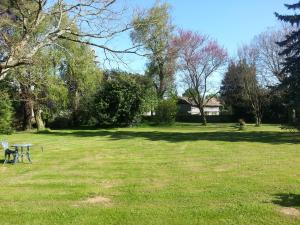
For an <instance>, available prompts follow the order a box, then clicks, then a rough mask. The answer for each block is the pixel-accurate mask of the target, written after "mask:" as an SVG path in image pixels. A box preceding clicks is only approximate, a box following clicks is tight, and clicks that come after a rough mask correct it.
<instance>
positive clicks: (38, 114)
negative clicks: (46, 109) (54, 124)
mask: <svg viewBox="0 0 300 225" xmlns="http://www.w3.org/2000/svg"><path fill="white" fill-rule="evenodd" d="M34 117H35V122H36V126H37V130H38V131H41V130H44V129H45V124H44V121H43V119H42V113H41V110H39V109H37V110H35V112H34Z"/></svg>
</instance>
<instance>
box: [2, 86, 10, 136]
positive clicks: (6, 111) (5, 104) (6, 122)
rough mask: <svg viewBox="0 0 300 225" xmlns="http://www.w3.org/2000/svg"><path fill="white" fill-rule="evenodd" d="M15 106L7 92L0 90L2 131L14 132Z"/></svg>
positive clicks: (5, 132) (4, 132) (3, 132)
mask: <svg viewBox="0 0 300 225" xmlns="http://www.w3.org/2000/svg"><path fill="white" fill-rule="evenodd" d="M12 117H13V108H12V104H11V101H10V99H9V96H8V94H7V93H6V92H4V91H0V133H2V134H10V133H12V130H13V129H12Z"/></svg>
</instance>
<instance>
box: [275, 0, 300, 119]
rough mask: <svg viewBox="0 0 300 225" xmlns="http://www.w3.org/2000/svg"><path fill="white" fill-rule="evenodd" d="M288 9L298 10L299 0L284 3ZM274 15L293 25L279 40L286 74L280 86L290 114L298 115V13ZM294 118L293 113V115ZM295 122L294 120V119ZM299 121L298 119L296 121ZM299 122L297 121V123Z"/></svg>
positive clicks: (299, 109)
mask: <svg viewBox="0 0 300 225" xmlns="http://www.w3.org/2000/svg"><path fill="white" fill-rule="evenodd" d="M285 6H286V7H287V8H288V9H289V10H294V11H299V10H300V1H299V2H298V3H295V4H286V5H285ZM275 15H276V17H277V18H278V19H279V20H281V21H283V22H286V23H289V24H290V25H292V26H293V28H294V29H293V31H292V32H291V33H290V34H288V35H287V36H286V39H285V40H283V41H281V42H279V43H278V45H279V46H281V47H283V49H284V50H283V51H282V52H281V53H280V54H281V55H284V56H285V62H284V69H283V72H284V73H285V74H286V76H285V77H284V79H283V82H282V85H281V86H282V87H283V88H284V90H285V93H286V98H285V99H286V103H287V104H288V105H289V107H290V109H291V111H292V112H293V113H292V114H298V117H299V116H300V14H299V13H298V14H294V15H279V14H278V13H275ZM295 112H296V113H295ZM293 118H295V115H294V116H293ZM294 122H295V121H294ZM298 122H299V121H298ZM298 124H299V123H298Z"/></svg>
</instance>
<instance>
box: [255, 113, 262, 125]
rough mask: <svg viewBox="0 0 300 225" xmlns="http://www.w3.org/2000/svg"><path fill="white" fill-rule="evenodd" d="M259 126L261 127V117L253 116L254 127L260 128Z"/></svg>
mask: <svg viewBox="0 0 300 225" xmlns="http://www.w3.org/2000/svg"><path fill="white" fill-rule="evenodd" d="M260 125H261V116H260V115H255V126H256V127H260Z"/></svg>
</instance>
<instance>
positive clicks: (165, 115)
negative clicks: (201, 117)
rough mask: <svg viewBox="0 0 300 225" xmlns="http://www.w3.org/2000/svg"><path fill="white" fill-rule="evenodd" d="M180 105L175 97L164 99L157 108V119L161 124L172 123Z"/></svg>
mask: <svg viewBox="0 0 300 225" xmlns="http://www.w3.org/2000/svg"><path fill="white" fill-rule="evenodd" d="M177 111H178V107H177V104H176V101H175V100H173V99H167V100H162V101H160V102H159V103H158V106H157V109H156V121H157V122H158V123H160V124H172V123H174V122H175V119H176V114H177Z"/></svg>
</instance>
